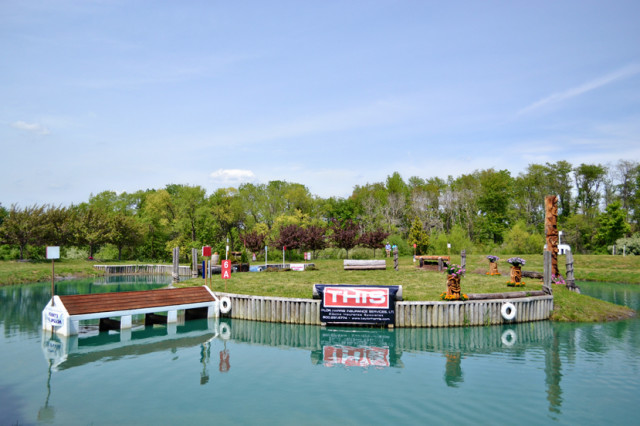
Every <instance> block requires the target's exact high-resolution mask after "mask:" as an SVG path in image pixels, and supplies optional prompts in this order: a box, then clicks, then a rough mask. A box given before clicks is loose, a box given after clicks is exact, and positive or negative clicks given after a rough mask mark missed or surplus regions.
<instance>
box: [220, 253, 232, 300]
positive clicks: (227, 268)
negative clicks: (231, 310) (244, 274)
mask: <svg viewBox="0 0 640 426" xmlns="http://www.w3.org/2000/svg"><path fill="white" fill-rule="evenodd" d="M221 273H222V279H223V280H228V279H229V278H231V261H230V260H229V259H225V260H223V261H222V271H221ZM224 291H225V292H226V291H227V282H226V281H225V282H224Z"/></svg>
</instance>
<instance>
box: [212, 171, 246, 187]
mask: <svg viewBox="0 0 640 426" xmlns="http://www.w3.org/2000/svg"><path fill="white" fill-rule="evenodd" d="M209 176H210V177H211V178H212V179H213V180H214V182H216V183H217V184H219V185H238V184H240V183H244V182H253V181H255V177H256V176H255V174H254V173H253V172H252V171H251V170H242V169H218V170H216V171H215V172H213V173H211V174H210V175H209Z"/></svg>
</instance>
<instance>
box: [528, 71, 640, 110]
mask: <svg viewBox="0 0 640 426" xmlns="http://www.w3.org/2000/svg"><path fill="white" fill-rule="evenodd" d="M639 72H640V65H638V64H634V65H629V66H626V67H624V68H621V69H619V70H617V71H614V72H612V73H609V74H607V75H605V76H602V77H599V78H596V79H594V80H591V81H589V82H587V83H584V84H582V85H580V86H577V87H572V88H570V89H568V90H565V91H563V92H557V93H553V94H552V95H549V96H547V97H546V98H543V99H540V100H539V101H536V102H534V103H532V104H531V105H529V106H527V107H525V108H523V109H521V110H520V111H518V114H526V113H529V112H531V111H534V110H537V109H540V108H543V107H545V106H547V105H552V104H557V103H560V102H563V101H566V100H568V99H571V98H575V97H576V96H580V95H583V94H585V93H587V92H590V91H592V90H595V89H598V88H600V87H602V86H606V85H607V84H610V83H613V82H614V81H617V80H620V79H624V78H627V77H631V76H632V75H635V74H638V73H639Z"/></svg>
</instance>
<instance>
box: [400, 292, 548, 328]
mask: <svg viewBox="0 0 640 426" xmlns="http://www.w3.org/2000/svg"><path fill="white" fill-rule="evenodd" d="M506 302H510V303H512V304H513V305H514V306H515V307H516V317H515V318H514V319H513V320H512V321H506V320H505V319H504V318H502V314H501V313H500V309H501V308H502V305H503V304H504V303H506ZM552 310H553V296H534V297H522V298H519V299H508V300H507V299H493V300H469V301H466V302H396V327H461V326H467V325H493V324H509V323H519V322H530V321H541V320H546V319H549V316H550V315H551V311H552Z"/></svg>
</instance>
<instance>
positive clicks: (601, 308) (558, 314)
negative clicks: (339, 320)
mask: <svg viewBox="0 0 640 426" xmlns="http://www.w3.org/2000/svg"><path fill="white" fill-rule="evenodd" d="M553 304H554V308H553V312H552V313H551V320H553V321H562V322H605V321H617V320H622V319H628V318H632V317H633V316H635V312H634V311H633V310H631V309H629V308H627V307H625V306H620V305H614V304H612V303H608V302H605V301H603V300H600V299H595V298H593V297H590V296H586V295H582V294H577V293H574V292H571V291H569V290H567V288H566V287H565V286H554V288H553Z"/></svg>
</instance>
